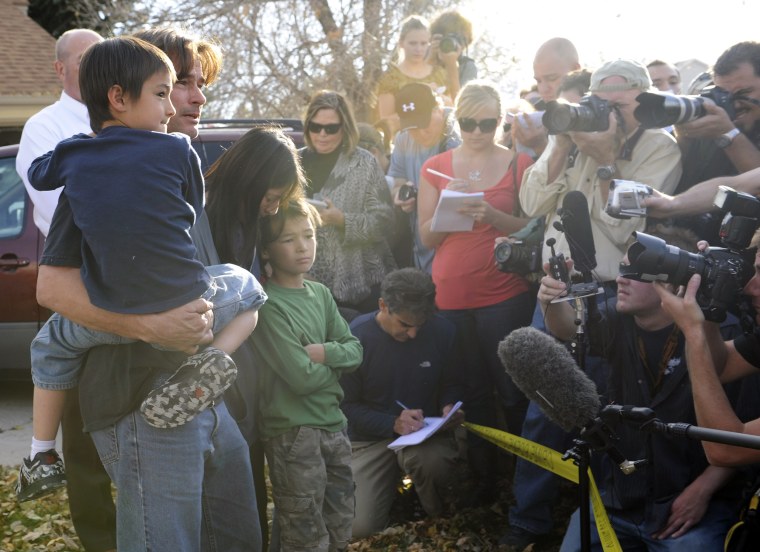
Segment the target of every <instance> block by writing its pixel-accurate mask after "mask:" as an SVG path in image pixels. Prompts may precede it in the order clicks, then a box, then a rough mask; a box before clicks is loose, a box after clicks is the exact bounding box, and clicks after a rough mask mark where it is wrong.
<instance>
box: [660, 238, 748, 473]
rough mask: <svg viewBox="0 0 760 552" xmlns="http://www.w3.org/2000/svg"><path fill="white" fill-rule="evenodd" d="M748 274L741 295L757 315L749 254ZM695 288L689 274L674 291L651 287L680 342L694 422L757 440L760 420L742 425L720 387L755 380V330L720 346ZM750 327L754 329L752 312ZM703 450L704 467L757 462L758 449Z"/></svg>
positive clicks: (710, 446) (711, 446)
mask: <svg viewBox="0 0 760 552" xmlns="http://www.w3.org/2000/svg"><path fill="white" fill-rule="evenodd" d="M755 245H756V244H755ZM753 269H754V275H753V276H752V278H751V279H750V280H749V282H748V283H747V284H746V285H745V286H744V290H743V291H744V294H745V295H747V296H748V297H749V299H750V301H751V303H752V306H753V307H754V308H755V310H756V311H757V310H758V308H760V253H756V255H755V259H754V267H753ZM701 284H702V275H701V274H694V275H693V276H692V277H691V278H690V279H689V282H688V285H686V287H685V288H684V287H681V288H680V289H679V290H678V291H677V292H674V290H673V289H672V288H671V287H669V286H668V285H666V284H664V283H661V282H656V283H655V289H656V290H657V293H658V295H659V296H660V299H661V301H662V307H663V309H664V310H665V311H666V312H667V313H668V314H669V315H670V316H671V317H672V318H673V319H674V320H675V322H676V324H677V325H678V327H679V328H680V329H681V332H682V333H683V335H684V338H685V340H686V361H687V364H688V366H689V376H690V378H691V388H692V395H693V398H694V408H695V411H696V415H697V423H699V425H701V426H705V427H710V428H714V429H720V430H724V431H733V432H736V433H744V434H747V435H760V418H756V419H752V420H750V421H748V422H744V421H742V419H741V418H740V417H739V416H738V415H737V413H736V411H735V409H734V406H733V405H732V404H731V401H730V400H729V398H728V397H727V396H726V393H725V391H724V390H723V387H722V384H724V383H726V382H731V381H736V380H739V379H741V378H746V377H748V376H753V375H754V376H756V377H757V374H758V373H759V372H758V368H760V336H759V335H758V332H757V329H755V331H754V332H753V333H751V334H744V335H741V336H739V337H737V338H735V339H734V340H733V341H723V339H722V337H721V335H720V334H719V333H718V331H717V325H716V324H714V323H711V322H706V321H705V315H704V312H703V309H702V306H701V305H700V303H699V301H698V299H697V296H698V290H699V289H700V286H701ZM755 323H756V324H760V315H757V313H756V317H755ZM755 399H756V397H755ZM703 447H704V450H705V453H706V454H707V458H708V460H709V461H710V463H711V464H714V465H716V466H739V465H746V464H753V463H756V462H760V451H758V450H754V449H749V448H742V447H734V446H730V445H725V444H720V443H713V442H708V441H704V442H703Z"/></svg>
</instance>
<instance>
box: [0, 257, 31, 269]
mask: <svg viewBox="0 0 760 552" xmlns="http://www.w3.org/2000/svg"><path fill="white" fill-rule="evenodd" d="M29 264H30V261H29V259H19V258H18V257H16V256H15V255H3V256H2V257H0V268H21V267H22V266H29Z"/></svg>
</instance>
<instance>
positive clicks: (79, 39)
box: [16, 29, 103, 237]
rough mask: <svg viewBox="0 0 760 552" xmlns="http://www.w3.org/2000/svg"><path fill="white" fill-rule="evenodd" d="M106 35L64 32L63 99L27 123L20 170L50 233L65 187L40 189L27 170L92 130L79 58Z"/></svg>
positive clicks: (59, 56)
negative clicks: (65, 142) (64, 142)
mask: <svg viewBox="0 0 760 552" xmlns="http://www.w3.org/2000/svg"><path fill="white" fill-rule="evenodd" d="M101 40H103V38H102V37H101V36H100V35H99V34H98V33H96V32H95V31H90V30H89V29H72V30H70V31H66V32H65V33H63V34H62V35H61V36H60V38H59V39H58V41H57V42H56V44H55V62H54V63H53V68H54V69H55V74H56V75H58V79H59V80H60V81H61V85H62V86H63V92H61V97H60V99H59V100H58V101H57V102H55V103H54V104H53V105H50V106H48V107H46V108H45V109H43V110H42V111H40V112H39V113H37V114H35V115H33V116H32V117H31V118H30V119H29V120H28V121H27V122H26V124H25V125H24V131H23V133H22V134H21V143H20V144H19V148H18V155H17V156H16V171H17V172H18V174H19V176H21V180H23V181H24V186H25V187H26V191H27V193H28V194H29V197H30V198H31V200H32V203H33V204H34V224H36V225H37V228H39V229H40V232H42V233H43V234H44V235H45V236H46V237H47V234H48V230H49V229H50V221H51V220H52V219H53V212H54V211H55V206H56V205H58V196H59V195H60V193H61V190H62V189H63V188H59V189H57V190H55V191H52V192H39V191H37V190H35V189H34V188H32V186H31V185H30V184H29V179H28V178H27V175H26V173H27V171H28V170H29V167H30V166H31V164H32V161H34V159H35V158H37V157H39V156H40V155H42V154H43V153H47V152H49V151H50V150H52V149H53V148H54V147H55V145H56V144H57V143H58V142H60V141H61V140H63V139H64V138H69V137H70V136H73V135H74V134H78V133H80V132H82V133H85V134H89V133H90V132H92V130H91V129H90V118H89V116H88V115H87V108H86V107H85V106H84V104H83V103H82V98H81V96H80V95H79V60H80V59H81V58H82V54H84V51H85V50H86V49H87V48H88V47H89V46H90V45H92V44H95V43H96V42H100V41H101Z"/></svg>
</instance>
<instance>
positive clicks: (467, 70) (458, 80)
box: [428, 10, 478, 98]
mask: <svg viewBox="0 0 760 552" xmlns="http://www.w3.org/2000/svg"><path fill="white" fill-rule="evenodd" d="M430 34H431V35H432V37H431V40H430V49H429V50H428V62H429V63H431V64H433V65H441V66H442V67H443V68H444V69H445V70H446V83H447V85H446V89H447V91H448V94H449V96H450V97H452V98H456V97H457V94H459V90H460V88H462V86H464V85H465V84H467V83H468V82H470V81H471V80H475V79H477V78H478V68H477V66H476V65H475V60H474V59H472V58H471V57H467V56H466V55H465V52H466V51H467V47H468V46H469V45H470V44H471V43H472V23H471V22H470V20H469V19H467V18H466V17H464V16H463V15H462V14H461V13H459V12H458V11H457V10H446V11H444V12H442V13H440V14H439V15H438V16H437V17H436V18H435V19H434V20H433V22H432V23H430Z"/></svg>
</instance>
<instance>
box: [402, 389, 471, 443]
mask: <svg viewBox="0 0 760 552" xmlns="http://www.w3.org/2000/svg"><path fill="white" fill-rule="evenodd" d="M461 407H462V401H457V403H456V404H455V405H454V406H453V407H452V408H451V410H449V413H448V414H447V415H446V417H445V418H441V417H437V416H425V427H423V428H422V429H418V430H417V431H415V432H414V433H409V434H407V435H402V436H401V437H399V438H398V439H396V440H395V441H393V442H392V443H390V444H389V445H388V448H389V449H391V450H398V449H400V448H404V447H408V446H409V445H419V444H420V443H421V442H423V441H424V440H425V439H427V438H428V437H430V436H431V435H433V434H434V433H436V432H437V431H438V430H439V429H441V427H442V426H443V425H444V424H445V423H446V422H448V421H449V419H450V418H451V417H452V416H453V415H454V413H455V412H456V411H457V410H459V409H460V408H461Z"/></svg>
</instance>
